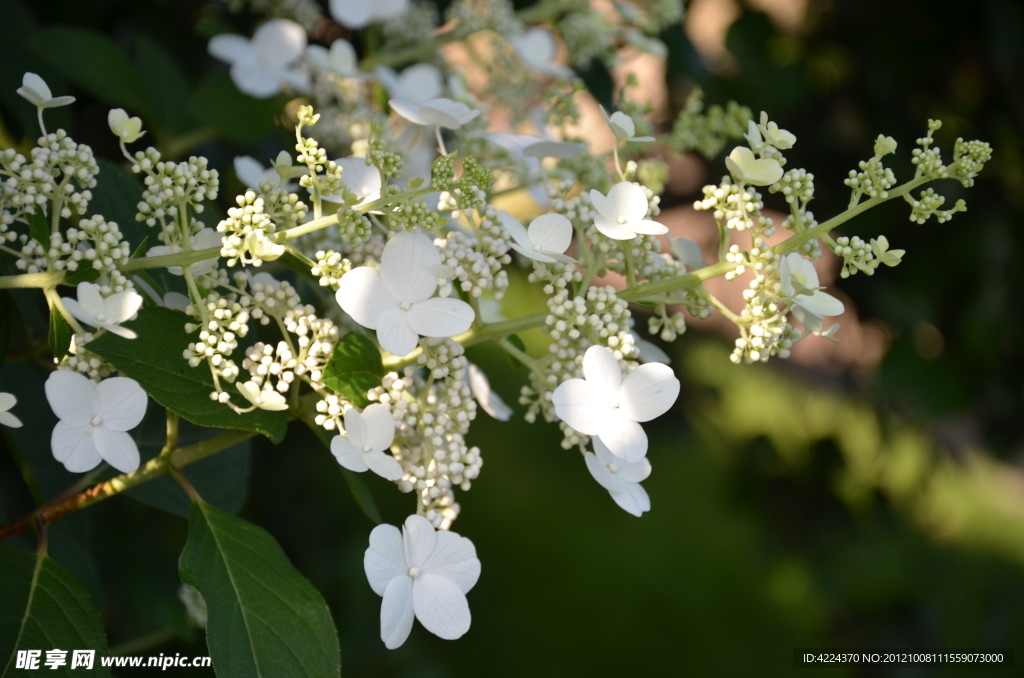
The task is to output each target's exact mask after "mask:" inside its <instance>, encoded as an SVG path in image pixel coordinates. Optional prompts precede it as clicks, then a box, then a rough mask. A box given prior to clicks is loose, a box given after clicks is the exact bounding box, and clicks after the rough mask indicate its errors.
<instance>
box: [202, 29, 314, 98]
mask: <svg viewBox="0 0 1024 678" xmlns="http://www.w3.org/2000/svg"><path fill="white" fill-rule="evenodd" d="M207 49H208V51H209V52H210V55H211V56H213V57H216V58H217V59H220V60H221V61H224V62H226V63H229V64H231V79H232V80H233V81H234V83H235V85H236V86H237V87H238V89H239V90H241V91H242V92H244V93H246V94H248V95H249V96H251V97H254V98H256V99H267V98H269V97H272V96H274V95H275V94H277V93H278V92H279V91H281V88H282V85H286V86H289V87H293V88H295V89H299V90H304V89H306V88H307V87H308V86H309V75H308V74H307V73H305V72H304V71H301V70H299V69H297V68H295V67H294V64H295V62H296V61H297V60H298V59H299V58H300V57H301V56H302V55H303V53H304V52H305V51H306V30H305V29H304V28H303V27H302V26H300V25H299V24H297V23H295V22H294V21H290V20H288V19H271V20H270V21H268V22H266V23H264V24H263V25H261V26H260V27H259V28H257V29H256V32H255V33H253V36H252V40H249V39H247V38H245V37H243V36H241V35H234V34H221V35H215V36H214V37H213V38H211V39H210V44H209V45H208V47H207Z"/></svg>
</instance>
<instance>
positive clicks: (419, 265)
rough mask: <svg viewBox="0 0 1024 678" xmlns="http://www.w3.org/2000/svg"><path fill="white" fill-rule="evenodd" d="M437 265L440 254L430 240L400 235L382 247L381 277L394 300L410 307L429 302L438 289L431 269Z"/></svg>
mask: <svg viewBox="0 0 1024 678" xmlns="http://www.w3.org/2000/svg"><path fill="white" fill-rule="evenodd" d="M440 265H441V254H440V253H439V252H438V251H437V248H436V247H434V243H432V242H431V241H430V238H428V237H427V236H425V235H420V234H419V233H409V232H408V231H403V232H401V233H399V234H398V235H396V236H395V237H393V238H392V239H391V240H389V241H388V244H387V245H385V246H384V253H383V254H382V255H381V261H380V277H381V280H382V281H383V282H384V286H385V287H387V289H388V292H390V293H391V294H392V296H394V297H395V299H397V300H399V301H404V302H406V303H408V304H413V303H415V302H417V301H423V300H424V299H429V298H430V295H432V294H433V293H434V290H436V289H437V276H436V275H434V272H433V271H432V270H431V269H432V267H434V266H440Z"/></svg>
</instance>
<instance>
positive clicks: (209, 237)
mask: <svg viewBox="0 0 1024 678" xmlns="http://www.w3.org/2000/svg"><path fill="white" fill-rule="evenodd" d="M222 240H223V239H222V237H221V235H220V234H219V233H217V231H215V230H213V229H212V228H204V229H201V230H200V231H199V232H197V233H196V234H195V235H193V236H192V245H191V247H192V250H193V251H194V250H208V249H213V248H214V247H220V246H221V244H222ZM181 251H182V248H181V247H180V246H179V245H157V246H156V247H150V248H149V249H148V250H146V256H147V257H162V256H165V255H168V254H178V253H179V252H181ZM215 268H217V259H204V260H202V261H197V262H195V263H193V264H190V265H189V267H188V270H189V272H190V273H192V275H206V274H207V273H210V272H212V271H213V270H214V269H215ZM167 272H168V273H170V274H171V275H182V270H181V266H168V267H167Z"/></svg>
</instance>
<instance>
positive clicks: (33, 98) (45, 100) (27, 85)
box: [17, 73, 75, 108]
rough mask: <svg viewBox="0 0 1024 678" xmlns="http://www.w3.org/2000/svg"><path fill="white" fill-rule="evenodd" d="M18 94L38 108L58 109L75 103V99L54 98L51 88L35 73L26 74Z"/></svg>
mask: <svg viewBox="0 0 1024 678" xmlns="http://www.w3.org/2000/svg"><path fill="white" fill-rule="evenodd" d="M17 91H18V94H20V95H21V96H22V97H24V98H25V99H27V100H28V102H29V103H30V104H32V105H33V106H35V107H36V108H58V107H60V106H67V105H68V104H71V103H74V101H75V97H66V96H65V97H54V96H53V93H52V92H50V86H49V85H47V84H46V81H45V80H43V79H42V78H40V77H39V76H38V75H36V74H35V73H26V74H25V75H24V76H22V78H21V87H19V88H18V90H17Z"/></svg>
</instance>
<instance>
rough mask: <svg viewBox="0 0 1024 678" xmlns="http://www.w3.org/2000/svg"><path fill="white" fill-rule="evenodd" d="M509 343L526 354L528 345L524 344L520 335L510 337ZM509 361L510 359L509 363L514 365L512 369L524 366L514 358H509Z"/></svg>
mask: <svg viewBox="0 0 1024 678" xmlns="http://www.w3.org/2000/svg"><path fill="white" fill-rule="evenodd" d="M508 343H510V344H512V345H513V346H515V347H516V348H518V349H519V350H520V351H522V352H523V353H526V344H524V343H523V340H522V339H521V338H520V337H519V335H518V334H510V335H508ZM506 355H507V354H506ZM508 359H509V362H511V363H512V367H516V368H519V367H522V366H523V364H522V363H521V362H519V361H518V360H516V359H515V358H513V357H512V356H508Z"/></svg>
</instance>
